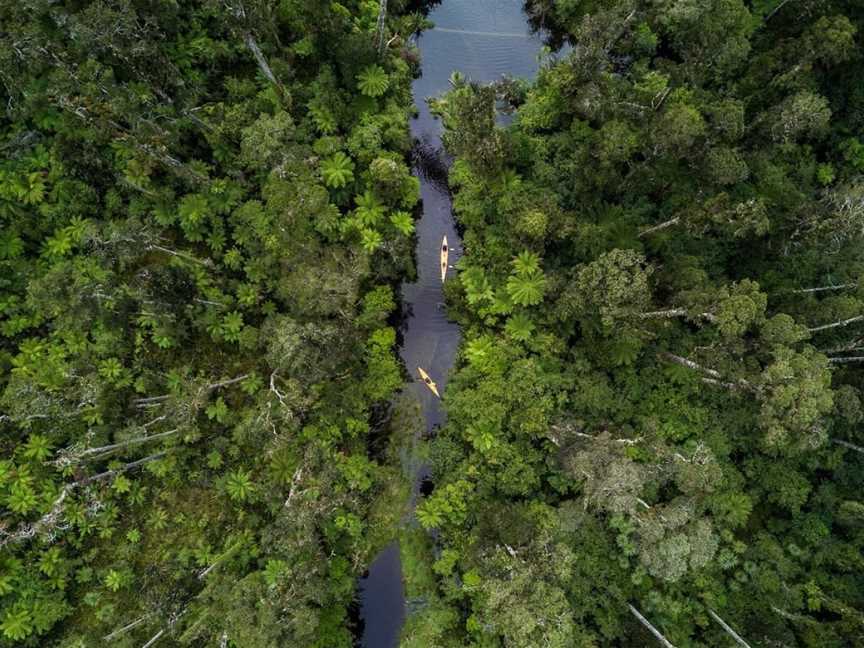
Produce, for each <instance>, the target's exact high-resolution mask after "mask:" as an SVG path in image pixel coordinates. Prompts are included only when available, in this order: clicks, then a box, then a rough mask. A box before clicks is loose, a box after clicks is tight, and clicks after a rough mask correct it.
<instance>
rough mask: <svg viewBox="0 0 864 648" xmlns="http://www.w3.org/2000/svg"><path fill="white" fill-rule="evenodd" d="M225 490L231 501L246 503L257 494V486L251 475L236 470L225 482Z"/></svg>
mask: <svg viewBox="0 0 864 648" xmlns="http://www.w3.org/2000/svg"><path fill="white" fill-rule="evenodd" d="M225 490H226V492H227V493H228V497H230V498H231V499H233V500H235V501H238V502H245V501H246V500H248V499H249V498H251V497H252V494H253V493H254V492H255V484H253V483H252V478H251V475H250V473H248V472H243V471H242V470H235V471H234V472H231V473H229V474H228V478H227V479H226V480H225Z"/></svg>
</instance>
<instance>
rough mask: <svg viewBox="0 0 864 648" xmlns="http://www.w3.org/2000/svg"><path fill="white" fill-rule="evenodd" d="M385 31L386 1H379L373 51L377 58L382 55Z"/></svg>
mask: <svg viewBox="0 0 864 648" xmlns="http://www.w3.org/2000/svg"><path fill="white" fill-rule="evenodd" d="M386 29H387V0H379V5H378V24H377V25H375V49H376V50H377V51H378V56H381V55H383V54H384V45H385V41H384V35H385V34H384V31H385V30H386Z"/></svg>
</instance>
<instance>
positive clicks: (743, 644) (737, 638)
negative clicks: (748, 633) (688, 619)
mask: <svg viewBox="0 0 864 648" xmlns="http://www.w3.org/2000/svg"><path fill="white" fill-rule="evenodd" d="M708 614H710V615H711V618H712V619H714V620H715V621H716V622H717V623H719V624H720V627H721V628H723V630H725V631H726V634H728V635H729V636H730V637H732V638H733V639H734V640H735V642H736V643H737V644H738V645H739V646H741V647H742V648H750V645H749V644H748V643H747V642H746V641H744V639H742V638H741V635H739V634H738V633H737V632H735V631H734V630H733V629H732V627H731V626H730V625H729V624H728V623H726V622H725V621H724V620H723V619H721V618H720V615H719V614H717V613H716V612H715V611H714V610H712V609H710V608H709V609H708Z"/></svg>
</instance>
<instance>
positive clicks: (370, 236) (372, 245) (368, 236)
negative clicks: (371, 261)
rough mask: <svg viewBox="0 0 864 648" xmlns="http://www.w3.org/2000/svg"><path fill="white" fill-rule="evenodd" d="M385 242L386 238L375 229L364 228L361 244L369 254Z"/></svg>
mask: <svg viewBox="0 0 864 648" xmlns="http://www.w3.org/2000/svg"><path fill="white" fill-rule="evenodd" d="M383 243H384V238H383V237H382V236H381V234H379V233H378V232H376V231H375V230H373V229H364V230H363V231H362V232H361V233H360V244H361V245H362V246H363V249H364V250H366V251H367V252H368V253H369V254H372V253H373V252H374V251H375V250H377V249H378V248H379V247H381V245H382V244H383Z"/></svg>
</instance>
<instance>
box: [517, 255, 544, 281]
mask: <svg viewBox="0 0 864 648" xmlns="http://www.w3.org/2000/svg"><path fill="white" fill-rule="evenodd" d="M513 271H514V272H515V273H516V274H517V275H519V276H528V275H532V274H535V273H537V272H540V257H538V256H537V255H536V254H534V253H533V252H528V251H527V250H526V251H525V252H522V253H520V254H519V256H517V257H516V258H515V259H513Z"/></svg>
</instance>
